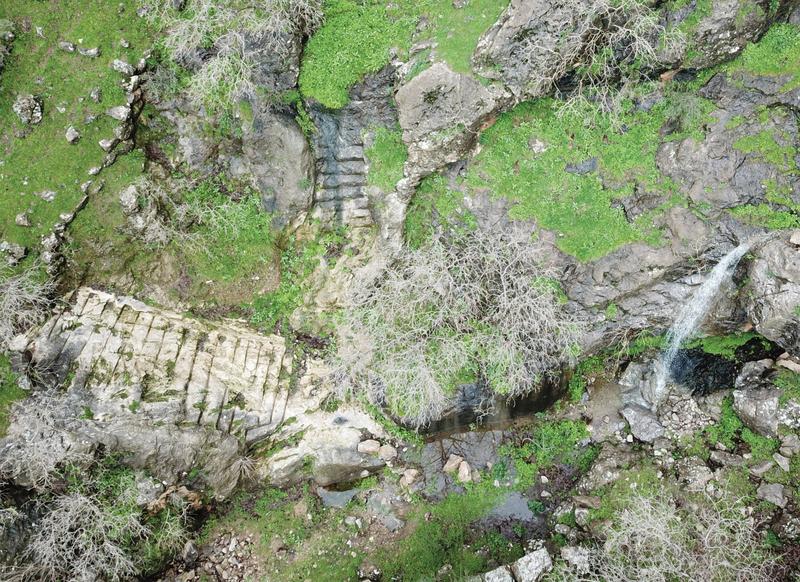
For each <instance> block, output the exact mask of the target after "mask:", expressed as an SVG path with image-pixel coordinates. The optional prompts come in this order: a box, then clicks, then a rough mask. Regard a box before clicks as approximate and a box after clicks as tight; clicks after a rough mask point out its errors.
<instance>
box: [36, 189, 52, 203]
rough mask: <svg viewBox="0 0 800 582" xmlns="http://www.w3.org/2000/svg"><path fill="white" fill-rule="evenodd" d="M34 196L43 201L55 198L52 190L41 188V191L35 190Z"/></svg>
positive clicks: (50, 200)
mask: <svg viewBox="0 0 800 582" xmlns="http://www.w3.org/2000/svg"><path fill="white" fill-rule="evenodd" d="M34 196H38V197H39V198H41V199H42V200H44V201H45V202H52V201H53V200H55V199H56V193H55V192H53V191H52V190H42V191H41V192H37V193H36V194H34Z"/></svg>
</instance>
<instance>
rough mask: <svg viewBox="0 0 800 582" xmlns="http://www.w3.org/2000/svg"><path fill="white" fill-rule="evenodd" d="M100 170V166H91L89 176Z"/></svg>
mask: <svg viewBox="0 0 800 582" xmlns="http://www.w3.org/2000/svg"><path fill="white" fill-rule="evenodd" d="M100 170H102V168H101V167H100V166H93V167H91V168H89V175H90V176H96V175H97V174H99V173H100Z"/></svg>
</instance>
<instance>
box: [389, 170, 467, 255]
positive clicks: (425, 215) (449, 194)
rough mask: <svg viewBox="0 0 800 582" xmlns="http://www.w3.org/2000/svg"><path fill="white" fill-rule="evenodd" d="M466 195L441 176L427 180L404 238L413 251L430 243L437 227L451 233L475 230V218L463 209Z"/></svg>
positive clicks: (419, 191) (417, 196)
mask: <svg viewBox="0 0 800 582" xmlns="http://www.w3.org/2000/svg"><path fill="white" fill-rule="evenodd" d="M463 198H464V194H463V193H462V192H459V191H458V190H453V189H451V188H450V187H449V185H448V184H447V180H446V179H445V177H444V176H442V175H440V174H434V175H431V176H428V177H427V178H425V179H424V180H423V181H422V183H421V184H420V185H419V186H418V187H417V191H416V193H415V194H414V197H413V198H412V199H411V204H409V206H408V212H407V214H406V221H405V224H404V235H405V239H406V242H407V243H408V244H409V246H410V247H411V248H415V249H418V248H420V247H421V246H423V245H424V244H425V243H426V242H428V241H430V240H431V238H432V237H433V235H434V233H435V232H436V230H437V227H444V228H447V229H448V230H460V229H473V228H475V226H476V224H477V223H476V221H475V216H474V215H473V214H472V213H471V212H470V211H468V210H466V209H465V208H464V207H463V206H462V200H463Z"/></svg>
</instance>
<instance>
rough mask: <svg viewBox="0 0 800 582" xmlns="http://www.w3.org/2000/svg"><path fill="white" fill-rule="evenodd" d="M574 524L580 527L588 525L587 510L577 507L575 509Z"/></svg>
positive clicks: (586, 508)
mask: <svg viewBox="0 0 800 582" xmlns="http://www.w3.org/2000/svg"><path fill="white" fill-rule="evenodd" d="M575 523H576V524H577V525H578V526H580V527H586V526H588V525H589V508H588V507H577V508H575Z"/></svg>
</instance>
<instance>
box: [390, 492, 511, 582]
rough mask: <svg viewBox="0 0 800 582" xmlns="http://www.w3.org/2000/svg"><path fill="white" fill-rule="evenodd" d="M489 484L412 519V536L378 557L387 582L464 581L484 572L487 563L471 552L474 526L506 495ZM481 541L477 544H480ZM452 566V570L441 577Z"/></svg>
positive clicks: (424, 509) (454, 496) (432, 506)
mask: <svg viewBox="0 0 800 582" xmlns="http://www.w3.org/2000/svg"><path fill="white" fill-rule="evenodd" d="M487 483H488V480H487V481H485V482H481V483H479V484H477V485H473V486H471V487H468V488H467V491H466V492H465V493H464V494H461V495H459V494H455V493H454V494H450V495H448V496H447V497H446V498H445V499H444V500H443V501H441V502H440V503H435V504H425V505H422V506H420V507H418V508H417V509H416V511H415V512H414V514H413V515H412V517H411V519H410V520H409V521H410V522H411V523H413V524H414V526H415V527H414V529H413V531H412V533H411V534H410V535H409V536H408V537H406V538H404V539H403V540H401V541H400V542H399V543H397V544H395V545H394V546H393V547H391V548H390V549H383V550H382V551H381V552H380V553H379V554H378V555H377V556H376V564H377V565H378V567H379V569H380V570H381V571H382V572H383V575H384V577H385V579H387V580H433V579H437V580H439V579H441V580H447V581H451V580H452V581H455V580H463V579H464V578H465V577H467V576H469V575H471V574H476V573H479V572H481V571H482V570H483V569H484V567H485V564H486V562H485V559H483V558H482V557H481V556H480V555H479V554H477V553H476V552H474V551H473V550H472V549H471V548H470V545H471V544H470V542H471V541H473V537H475V536H474V532H473V531H472V526H473V524H474V523H475V522H477V521H478V520H479V519H481V518H482V517H483V516H485V515H486V514H487V513H488V512H489V511H490V510H491V508H492V507H494V505H496V504H497V503H498V502H499V501H500V499H501V497H502V493H501V492H500V491H499V490H498V489H496V488H494V487H492V486H491V485H490V484H487ZM476 541H477V540H476ZM447 564H449V565H450V566H451V567H452V569H449V570H448V573H447V574H444V575H443V576H444V577H443V578H440V577H437V572H439V571H440V570H441V568H442V567H443V566H445V565H447Z"/></svg>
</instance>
